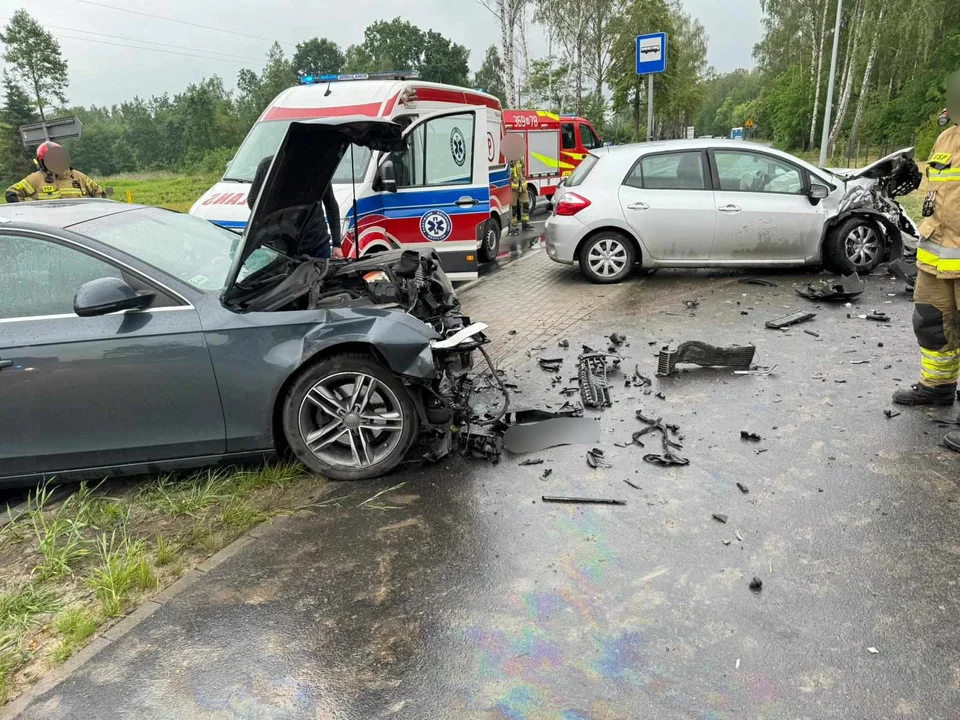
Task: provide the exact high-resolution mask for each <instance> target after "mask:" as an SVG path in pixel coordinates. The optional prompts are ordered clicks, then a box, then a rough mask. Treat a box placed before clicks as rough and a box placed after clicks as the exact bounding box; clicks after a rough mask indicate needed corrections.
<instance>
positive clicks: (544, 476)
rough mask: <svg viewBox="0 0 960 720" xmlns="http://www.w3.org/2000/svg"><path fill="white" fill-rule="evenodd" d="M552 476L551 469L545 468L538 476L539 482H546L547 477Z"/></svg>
mask: <svg viewBox="0 0 960 720" xmlns="http://www.w3.org/2000/svg"><path fill="white" fill-rule="evenodd" d="M551 475H553V468H547V469H546V470H544V471H543V474H542V475H541V476H540V479H541V480H546V479H547V478H548V477H550V476H551Z"/></svg>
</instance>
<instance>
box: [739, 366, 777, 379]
mask: <svg viewBox="0 0 960 720" xmlns="http://www.w3.org/2000/svg"><path fill="white" fill-rule="evenodd" d="M777 367H778V366H777V365H771V366H770V367H763V368H762V367H757V368H754V369H753V370H734V371H733V374H734V375H755V376H757V377H765V376H766V375H772V374H773V371H774V370H776V369H777Z"/></svg>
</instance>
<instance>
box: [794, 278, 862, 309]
mask: <svg viewBox="0 0 960 720" xmlns="http://www.w3.org/2000/svg"><path fill="white" fill-rule="evenodd" d="M866 289H867V285H866V283H864V282H863V280H861V279H860V276H859V275H858V274H857V273H853V274H852V275H844V276H843V277H842V278H840V280H839V282H838V281H836V280H832V281H831V280H820V281H818V282H815V283H810V284H809V285H807V286H806V287H804V288H798V289H797V295H799V296H800V297H805V298H807V300H822V301H824V302H848V301H850V300H855V299H857V298H858V297H860V296H861V295H863V292H864V290H866Z"/></svg>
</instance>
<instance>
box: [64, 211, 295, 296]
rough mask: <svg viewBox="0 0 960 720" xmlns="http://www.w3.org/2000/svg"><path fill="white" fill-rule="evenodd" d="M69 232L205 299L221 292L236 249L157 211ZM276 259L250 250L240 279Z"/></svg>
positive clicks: (209, 231) (206, 228) (205, 228)
mask: <svg viewBox="0 0 960 720" xmlns="http://www.w3.org/2000/svg"><path fill="white" fill-rule="evenodd" d="M70 229H71V230H73V231H74V232H79V233H82V234H83V235H87V236H88V237H91V238H93V239H94V240H99V241H100V242H102V243H103V244H104V245H109V246H110V247H113V248H116V249H117V250H120V251H122V252H125V253H127V254H128V255H132V256H133V257H135V258H137V259H139V260H142V261H143V262H145V263H147V264H149V265H152V266H153V267H155V268H157V269H158V270H161V271H163V272H165V273H166V274H167V275H172V276H173V277H175V278H177V279H179V280H181V281H183V282H185V283H188V284H189V285H192V286H193V287H194V288H196V289H197V290H201V291H203V292H210V293H214V292H220V291H221V290H223V287H224V285H225V284H226V281H227V274H228V273H229V272H230V267H231V265H232V264H233V256H234V254H235V253H236V251H237V247H238V246H239V244H240V236H239V235H237V234H236V233H232V232H230V231H229V230H224V229H223V228H221V227H218V226H217V225H214V224H213V223H211V222H207V221H206V220H201V219H199V218H195V217H192V216H191V215H182V214H180V213H176V212H173V211H171V210H162V209H161V208H139V209H137V210H131V211H129V212H121V213H115V214H113V215H107V216H106V217H100V218H96V219H95V220H88V221H86V222H82V223H78V224H76V225H73V226H72V227H71V228H70ZM276 257H277V253H276V252H275V251H273V250H268V249H266V248H260V249H258V250H256V251H255V252H254V253H253V255H251V256H250V259H249V260H248V261H247V262H246V263H245V264H244V271H245V272H244V273H243V274H244V275H245V274H249V273H251V272H254V271H256V270H259V269H260V268H263V267H265V266H266V265H268V264H269V263H270V262H271V261H273V260H274V259H275V258H276ZM241 279H242V278H241Z"/></svg>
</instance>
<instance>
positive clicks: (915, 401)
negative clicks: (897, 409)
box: [893, 383, 957, 405]
mask: <svg viewBox="0 0 960 720" xmlns="http://www.w3.org/2000/svg"><path fill="white" fill-rule="evenodd" d="M956 394H957V386H956V384H953V385H941V386H939V387H927V386H926V385H921V384H920V383H917V384H916V385H911V386H910V387H908V388H901V389H900V390H897V391H896V392H895V393H894V394H893V401H894V402H895V403H897V405H953V399H954V397H955V396H956Z"/></svg>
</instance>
